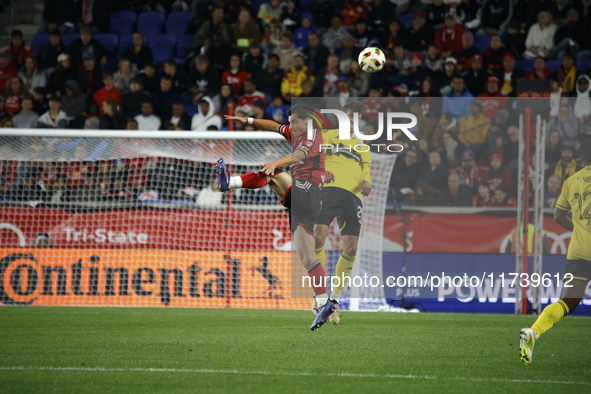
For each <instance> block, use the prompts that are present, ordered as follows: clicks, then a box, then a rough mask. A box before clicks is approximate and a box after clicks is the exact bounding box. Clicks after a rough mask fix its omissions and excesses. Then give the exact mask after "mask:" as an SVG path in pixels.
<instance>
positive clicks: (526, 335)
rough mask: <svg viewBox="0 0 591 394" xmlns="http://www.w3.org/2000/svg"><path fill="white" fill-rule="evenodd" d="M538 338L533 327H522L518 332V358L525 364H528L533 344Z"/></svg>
mask: <svg viewBox="0 0 591 394" xmlns="http://www.w3.org/2000/svg"><path fill="white" fill-rule="evenodd" d="M537 340H538V334H537V333H536V330H534V329H533V328H522V329H521V332H520V334H519V358H520V359H521V361H523V363H524V364H525V365H530V364H531V360H532V353H533V351H534V345H535V344H536V341H537Z"/></svg>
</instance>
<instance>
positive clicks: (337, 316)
mask: <svg viewBox="0 0 591 394" xmlns="http://www.w3.org/2000/svg"><path fill="white" fill-rule="evenodd" d="M331 302H334V312H333V314H332V315H330V317H329V319H330V322H331V323H332V324H334V325H335V326H336V325H337V324H339V323H340V322H341V312H339V303H338V302H335V301H331Z"/></svg>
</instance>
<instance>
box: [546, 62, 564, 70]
mask: <svg viewBox="0 0 591 394" xmlns="http://www.w3.org/2000/svg"><path fill="white" fill-rule="evenodd" d="M560 67H562V59H555V60H548V61H547V62H546V68H547V69H548V70H550V71H552V72H553V73H555V72H558V71H559V70H560Z"/></svg>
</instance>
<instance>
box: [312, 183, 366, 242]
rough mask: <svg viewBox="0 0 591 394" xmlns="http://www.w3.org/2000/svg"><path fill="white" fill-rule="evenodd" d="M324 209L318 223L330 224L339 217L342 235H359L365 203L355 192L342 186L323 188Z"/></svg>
mask: <svg viewBox="0 0 591 394" xmlns="http://www.w3.org/2000/svg"><path fill="white" fill-rule="evenodd" d="M321 194H322V210H320V215H319V216H318V221H317V224H325V225H327V226H330V224H331V223H332V221H333V219H334V218H335V217H336V218H338V222H339V229H340V231H341V235H354V236H357V237H358V236H359V232H360V231H361V216H362V213H363V203H362V202H361V200H360V199H359V198H358V197H357V196H356V195H355V194H353V193H351V192H349V191H347V190H345V189H341V188H340V187H327V188H324V189H322V193H321Z"/></svg>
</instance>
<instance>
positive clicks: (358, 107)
mask: <svg viewBox="0 0 591 394" xmlns="http://www.w3.org/2000/svg"><path fill="white" fill-rule="evenodd" d="M348 110H352V111H353V112H357V113H362V112H363V104H361V101H356V100H355V101H349V102H348V103H347V104H345V106H344V107H343V112H347V111H348Z"/></svg>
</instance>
